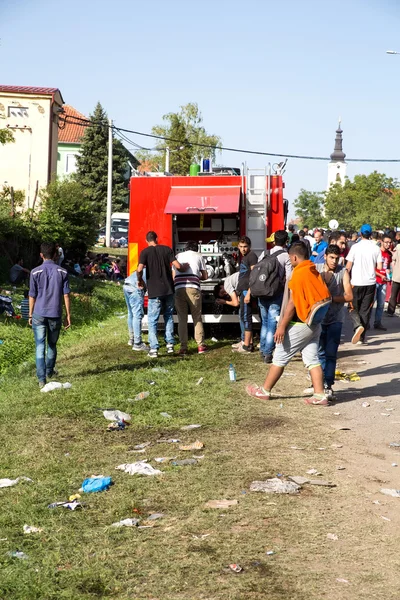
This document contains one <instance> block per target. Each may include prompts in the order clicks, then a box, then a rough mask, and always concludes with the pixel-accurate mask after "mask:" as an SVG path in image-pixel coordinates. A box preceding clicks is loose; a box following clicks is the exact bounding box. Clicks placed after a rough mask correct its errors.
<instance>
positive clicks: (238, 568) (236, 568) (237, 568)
mask: <svg viewBox="0 0 400 600" xmlns="http://www.w3.org/2000/svg"><path fill="white" fill-rule="evenodd" d="M228 566H229V568H230V570H231V571H233V572H234V573H241V572H242V571H243V567H241V566H240V565H237V564H236V563H232V564H231V565H228Z"/></svg>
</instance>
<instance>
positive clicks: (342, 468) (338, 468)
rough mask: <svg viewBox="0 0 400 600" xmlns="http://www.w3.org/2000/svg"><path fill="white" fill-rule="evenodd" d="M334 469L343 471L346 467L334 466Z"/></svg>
mask: <svg viewBox="0 0 400 600" xmlns="http://www.w3.org/2000/svg"><path fill="white" fill-rule="evenodd" d="M336 469H337V470H338V471H345V470H346V467H342V466H339V467H336Z"/></svg>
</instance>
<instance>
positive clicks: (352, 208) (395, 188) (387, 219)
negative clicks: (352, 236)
mask: <svg viewBox="0 0 400 600" xmlns="http://www.w3.org/2000/svg"><path fill="white" fill-rule="evenodd" d="M325 214H326V217H327V219H328V220H329V219H337V221H338V222H339V226H340V227H341V228H343V229H358V228H359V227H360V226H361V225H362V224H363V223H369V224H370V225H371V226H372V228H373V229H383V228H385V227H393V226H395V225H398V224H399V223H400V189H399V183H398V181H397V180H395V179H393V178H392V177H388V176H387V175H385V174H384V173H378V172H377V171H374V172H373V173H370V174H369V175H356V176H355V177H354V179H353V181H351V180H350V179H346V181H345V184H344V185H343V186H342V185H340V184H336V185H333V186H331V188H330V189H329V191H328V192H327V194H326V199H325Z"/></svg>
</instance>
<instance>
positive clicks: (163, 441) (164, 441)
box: [157, 438, 181, 444]
mask: <svg viewBox="0 0 400 600" xmlns="http://www.w3.org/2000/svg"><path fill="white" fill-rule="evenodd" d="M180 441H181V440H178V438H168V439H166V438H161V439H160V440H157V444H179V442H180Z"/></svg>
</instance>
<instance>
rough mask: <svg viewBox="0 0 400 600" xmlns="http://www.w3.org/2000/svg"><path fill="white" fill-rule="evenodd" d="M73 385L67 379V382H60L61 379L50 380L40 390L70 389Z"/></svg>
mask: <svg viewBox="0 0 400 600" xmlns="http://www.w3.org/2000/svg"><path fill="white" fill-rule="evenodd" d="M71 387H72V385H71V384H70V383H69V382H68V381H67V382H66V383H60V382H59V381H49V383H46V385H45V386H43V387H42V389H41V390H40V391H41V392H52V391H53V390H62V389H64V390H68V389H69V388H71Z"/></svg>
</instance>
